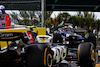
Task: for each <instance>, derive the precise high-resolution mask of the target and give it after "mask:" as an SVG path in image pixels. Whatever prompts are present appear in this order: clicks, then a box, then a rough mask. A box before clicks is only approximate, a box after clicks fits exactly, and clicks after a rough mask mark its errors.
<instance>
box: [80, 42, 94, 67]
mask: <svg viewBox="0 0 100 67" xmlns="http://www.w3.org/2000/svg"><path fill="white" fill-rule="evenodd" d="M91 46H92V44H91V42H85V43H81V44H79V47H78V52H79V63H80V65H81V66H84V67H85V66H89V67H90V66H91V67H92V63H93V62H92V60H91Z"/></svg>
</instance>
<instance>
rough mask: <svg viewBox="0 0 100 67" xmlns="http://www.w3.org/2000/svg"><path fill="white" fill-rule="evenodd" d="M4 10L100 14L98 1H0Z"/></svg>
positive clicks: (99, 1) (99, 0) (99, 2)
mask: <svg viewBox="0 0 100 67" xmlns="http://www.w3.org/2000/svg"><path fill="white" fill-rule="evenodd" d="M0 4H3V5H4V6H5V7H6V10H35V11H42V27H43V25H44V11H94V12H100V0H0Z"/></svg>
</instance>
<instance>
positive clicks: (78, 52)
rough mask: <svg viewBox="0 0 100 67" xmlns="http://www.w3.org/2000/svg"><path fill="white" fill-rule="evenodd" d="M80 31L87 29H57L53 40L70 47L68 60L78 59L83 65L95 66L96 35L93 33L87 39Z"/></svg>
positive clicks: (79, 63)
mask: <svg viewBox="0 0 100 67" xmlns="http://www.w3.org/2000/svg"><path fill="white" fill-rule="evenodd" d="M78 31H80V32H81V31H82V32H84V31H86V30H82V29H74V28H72V29H68V28H67V29H66V28H60V29H58V30H57V31H55V33H54V35H53V42H54V43H63V44H65V45H66V46H67V47H68V55H67V57H66V60H67V61H77V64H78V65H79V66H81V67H94V66H95V47H96V37H95V36H94V35H92V34H91V35H89V37H88V39H85V38H84V37H82V36H81V35H79V34H76V32H78Z"/></svg>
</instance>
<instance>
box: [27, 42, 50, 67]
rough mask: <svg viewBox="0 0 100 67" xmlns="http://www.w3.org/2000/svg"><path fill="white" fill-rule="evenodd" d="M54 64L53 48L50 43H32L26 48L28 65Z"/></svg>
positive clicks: (45, 65) (33, 66)
mask: <svg viewBox="0 0 100 67" xmlns="http://www.w3.org/2000/svg"><path fill="white" fill-rule="evenodd" d="M49 65H51V66H52V54H51V48H50V47H49V46H48V44H35V45H31V46H29V47H28V48H27V50H26V67H48V66H49Z"/></svg>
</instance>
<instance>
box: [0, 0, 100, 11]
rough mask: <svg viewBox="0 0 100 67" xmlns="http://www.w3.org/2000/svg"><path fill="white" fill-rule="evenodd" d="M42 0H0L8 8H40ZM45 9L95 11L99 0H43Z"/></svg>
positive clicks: (97, 8) (99, 8)
mask: <svg viewBox="0 0 100 67" xmlns="http://www.w3.org/2000/svg"><path fill="white" fill-rule="evenodd" d="M41 1H42V0H0V4H3V5H5V6H6V9H8V10H41ZM44 3H45V4H44V5H46V8H45V9H46V10H47V11H96V12H100V0H44Z"/></svg>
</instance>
